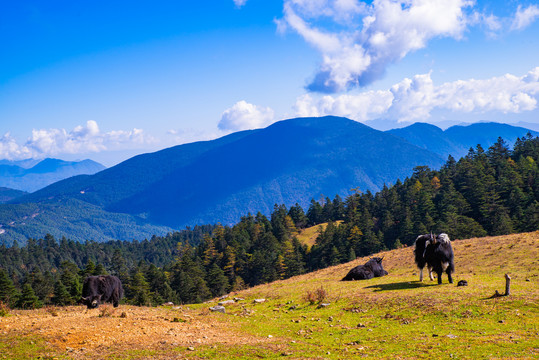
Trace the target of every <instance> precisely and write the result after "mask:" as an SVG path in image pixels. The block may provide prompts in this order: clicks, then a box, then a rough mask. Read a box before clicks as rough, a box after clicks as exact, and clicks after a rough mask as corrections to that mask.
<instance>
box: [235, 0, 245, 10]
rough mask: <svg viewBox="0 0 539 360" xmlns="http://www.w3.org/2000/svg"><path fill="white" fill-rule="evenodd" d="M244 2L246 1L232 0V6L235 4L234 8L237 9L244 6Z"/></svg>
mask: <svg viewBox="0 0 539 360" xmlns="http://www.w3.org/2000/svg"><path fill="white" fill-rule="evenodd" d="M246 2H247V0H234V4H236V6H237V7H239V8H240V7H242V6H243V5H245V3H246Z"/></svg>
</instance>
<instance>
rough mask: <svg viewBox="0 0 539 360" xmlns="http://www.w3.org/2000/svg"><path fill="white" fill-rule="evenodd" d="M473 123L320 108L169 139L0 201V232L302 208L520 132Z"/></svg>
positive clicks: (151, 229) (186, 222) (203, 219)
mask: <svg viewBox="0 0 539 360" xmlns="http://www.w3.org/2000/svg"><path fill="white" fill-rule="evenodd" d="M478 125H480V126H479V127H476V126H462V127H452V128H449V129H447V130H445V131H442V130H441V129H439V128H437V127H435V126H432V125H428V124H414V125H411V126H409V127H407V128H403V129H398V130H391V131H387V132H382V131H378V130H374V129H372V128H370V127H368V126H366V125H363V124H361V123H358V122H356V121H352V120H349V119H346V118H340V117H333V116H327V117H322V118H297V119H290V120H284V121H280V122H277V123H274V124H273V125H271V126H269V127H267V128H264V129H258V130H250V131H242V132H237V133H233V134H230V135H228V136H224V137H222V138H219V139H216V140H212V141H202V142H195V143H190V144H184V145H178V146H175V147H172V148H168V149H164V150H161V151H158V152H155V153H149V154H143V155H138V156H135V157H133V158H131V159H128V160H126V161H124V162H122V163H120V164H118V165H116V166H114V167H111V168H109V169H105V170H103V171H100V172H98V173H96V174H94V175H79V176H75V177H71V178H68V179H65V180H62V181H59V182H56V183H54V184H52V185H50V186H47V187H45V188H43V189H41V190H38V191H36V192H34V193H32V194H28V195H24V196H22V197H18V198H16V199H14V200H12V201H11V202H12V203H11V204H7V205H0V231H2V230H3V234H2V235H1V236H2V237H0V239H17V240H18V241H24V239H25V238H27V237H42V236H44V234H45V233H47V232H50V233H51V234H53V235H55V236H56V237H59V236H66V237H70V238H72V239H74V240H85V239H93V240H96V241H104V240H110V239H141V238H144V237H146V238H148V237H150V236H151V235H152V234H156V235H160V234H163V233H166V232H168V231H171V229H180V228H183V227H185V226H193V225H195V224H205V223H218V222H220V223H222V224H232V223H235V222H237V221H238V220H239V219H240V217H241V216H245V215H247V214H248V213H251V214H256V213H257V212H262V213H263V214H269V213H270V212H271V211H272V209H273V206H274V204H285V205H287V206H290V205H293V204H295V203H298V204H299V205H301V206H303V207H304V208H306V207H308V205H309V202H310V200H311V199H313V198H315V199H319V198H320V197H325V196H327V197H330V198H333V197H334V196H335V195H337V194H339V195H341V196H343V197H344V196H346V195H348V194H350V191H351V189H352V188H357V189H359V190H360V191H367V190H368V191H371V192H376V191H378V190H380V189H381V188H382V187H383V186H384V184H387V185H390V184H393V183H394V182H395V181H396V180H397V179H399V178H400V179H404V178H405V177H407V176H409V175H411V173H412V171H413V169H414V167H416V166H419V165H426V166H429V167H431V168H439V167H440V166H441V165H443V164H444V162H445V160H446V159H447V155H448V154H455V155H453V156H455V157H459V156H461V155H462V154H464V153H466V152H467V150H468V149H469V148H470V147H474V146H475V145H476V144H478V143H481V144H482V145H483V146H484V147H485V148H486V147H488V146H489V145H490V144H492V143H494V142H495V141H496V139H497V138H498V136H502V137H505V136H506V134H508V135H507V137H508V138H509V140H508V142H510V141H514V139H516V136H524V135H525V134H526V133H527V132H529V130H527V129H523V128H515V127H511V126H509V127H499V126H498V125H499V124H488V123H485V124H478ZM515 134H519V135H515ZM532 135H534V136H536V135H537V133H534V132H532ZM58 214H61V216H58ZM6 241H7V242H8V243H9V240H6Z"/></svg>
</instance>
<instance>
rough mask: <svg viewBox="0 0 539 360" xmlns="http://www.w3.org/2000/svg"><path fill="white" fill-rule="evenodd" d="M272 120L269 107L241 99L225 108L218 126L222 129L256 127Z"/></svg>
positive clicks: (272, 116) (263, 125)
mask: <svg viewBox="0 0 539 360" xmlns="http://www.w3.org/2000/svg"><path fill="white" fill-rule="evenodd" d="M273 121H274V112H273V110H272V109H271V108H269V107H261V106H256V105H253V104H249V103H248V102H246V101H244V100H242V101H238V102H237V103H235V104H234V106H232V107H231V108H229V109H227V110H225V111H224V112H223V115H222V116H221V121H219V124H218V127H219V129H220V130H223V131H239V130H247V129H257V128H261V127H265V126H268V125H269V124H271V123H272V122H273Z"/></svg>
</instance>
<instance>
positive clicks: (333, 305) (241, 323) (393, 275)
mask: <svg viewBox="0 0 539 360" xmlns="http://www.w3.org/2000/svg"><path fill="white" fill-rule="evenodd" d="M453 248H454V252H455V265H456V272H455V275H454V280H455V283H454V284H448V282H447V278H446V277H445V276H444V277H443V284H442V285H437V284H436V281H434V282H432V281H430V280H428V276H426V277H425V278H426V279H427V280H425V281H424V282H423V283H420V282H419V281H418V278H419V276H418V271H417V269H416V268H415V265H414V263H413V254H412V251H413V249H412V248H409V247H408V248H401V249H397V250H392V251H387V252H382V253H380V254H378V255H379V256H383V257H384V262H383V263H384V268H385V269H386V270H387V271H388V272H389V275H388V276H385V277H382V278H375V279H371V280H364V281H353V282H342V281H340V279H341V278H342V277H343V276H344V275H346V273H347V272H348V270H349V269H350V268H352V267H353V266H356V265H358V264H362V263H364V262H366V261H367V260H368V258H360V259H357V260H355V261H353V262H351V263H348V264H343V265H338V266H335V267H331V268H327V269H324V270H320V271H317V272H314V273H309V274H305V275H302V276H297V277H294V278H290V279H287V280H282V281H277V282H274V283H271V284H265V285H261V286H257V287H254V288H251V289H247V290H244V291H241V292H238V293H234V294H230V296H229V297H228V298H227V299H225V300H230V299H233V298H242V299H243V300H239V301H236V302H234V303H232V304H226V305H225V307H226V314H223V313H218V312H211V311H209V307H210V306H214V305H217V303H218V302H219V301H220V300H218V299H215V300H214V301H211V302H209V303H205V304H196V305H188V306H182V307H181V308H179V307H174V306H162V307H158V308H144V307H142V308H136V307H132V306H127V305H121V306H120V307H119V308H118V309H116V310H112V311H110V312H111V313H110V314H106V316H105V315H104V314H103V313H104V312H105V308H106V307H102V308H103V309H101V308H100V309H98V310H91V311H87V310H85V309H83V308H82V307H81V306H74V307H68V308H56V309H52V310H51V309H50V308H49V309H40V310H30V311H11V312H10V313H9V314H8V315H7V316H5V317H1V318H0V358H6V359H16V358H20V359H23V358H51V359H52V358H58V359H71V358H73V359H84V358H103V359H146V358H148V359H149V358H157V359H170V358H178V359H180V358H181V359H184V358H186V359H256V358H268V359H277V358H279V359H281V358H287V359H351V358H372V359H430V358H440V359H537V358H539V231H537V232H533V233H525V234H515V235H508V236H498V237H487V238H475V239H467V240H456V241H454V242H453ZM506 273H507V274H509V275H510V276H511V279H512V281H511V295H510V296H500V297H493V295H494V294H495V291H496V290H497V291H498V292H500V293H502V294H503V293H504V291H505V279H504V274H506ZM459 280H466V281H467V282H468V286H463V287H457V286H456V283H457V282H458V281H459ZM255 299H265V301H264V302H260V303H258V302H255V301H254V300H255ZM108 309H109V310H110V309H111V308H110V307H109V308H108ZM54 311H56V312H57V313H59V315H58V314H57V315H56V316H54V314H52V313H53V312H54ZM53 321H54V324H55V325H51V324H52V322H53ZM55 327H56V328H58V331H56V332H55V331H54V328H55ZM67 328H68V329H69V330H68V331H66V330H65V329H67ZM60 329H64V330H63V331H62V330H60ZM88 329H90V330H88ZM141 329H142V330H141ZM40 330H41V331H40ZM68 333H70V334H68ZM96 333H101V334H108V335H107V336H104V339H101V340H99V339H97V338H95V334H96ZM122 334H123V335H122ZM105 337H106V338H105ZM92 339H94V340H95V341H94V340H92ZM110 339H112V340H110Z"/></svg>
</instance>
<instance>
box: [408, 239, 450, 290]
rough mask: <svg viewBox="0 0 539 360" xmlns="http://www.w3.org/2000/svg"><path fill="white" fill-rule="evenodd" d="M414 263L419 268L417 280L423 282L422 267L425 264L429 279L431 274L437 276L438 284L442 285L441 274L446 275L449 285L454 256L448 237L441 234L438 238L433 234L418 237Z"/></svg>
mask: <svg viewBox="0 0 539 360" xmlns="http://www.w3.org/2000/svg"><path fill="white" fill-rule="evenodd" d="M414 254H415V261H416V264H417V267H418V268H419V271H420V273H419V280H420V281H423V267H425V264H426V265H427V268H428V269H429V277H430V279H431V280H434V278H433V277H432V272H433V271H434V272H436V274H438V284H441V283H442V273H443V272H444V271H445V272H446V273H447V278H448V280H449V283H451V284H452V283H453V278H452V276H451V273H452V272H454V271H455V263H454V262H453V259H454V254H453V248H452V247H451V240H449V236H448V235H447V234H445V233H442V234H440V235H438V236H436V237H435V236H434V235H433V234H427V235H420V236H418V237H417V239H416V242H415V249H414Z"/></svg>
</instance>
